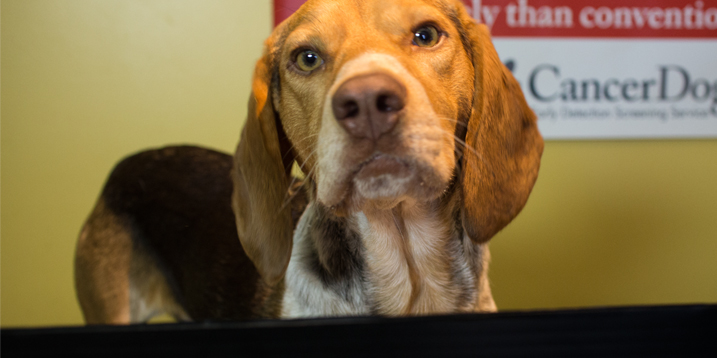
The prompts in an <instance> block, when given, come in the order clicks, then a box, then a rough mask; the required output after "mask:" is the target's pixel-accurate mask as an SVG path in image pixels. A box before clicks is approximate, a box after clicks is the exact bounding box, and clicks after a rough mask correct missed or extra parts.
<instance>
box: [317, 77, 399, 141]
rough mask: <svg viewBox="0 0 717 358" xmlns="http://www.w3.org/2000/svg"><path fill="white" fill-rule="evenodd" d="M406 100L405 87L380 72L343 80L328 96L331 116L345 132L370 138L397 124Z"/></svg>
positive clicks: (374, 138) (376, 137)
mask: <svg viewBox="0 0 717 358" xmlns="http://www.w3.org/2000/svg"><path fill="white" fill-rule="evenodd" d="M405 104H406V88H405V87H404V86H403V85H401V83H399V82H398V81H397V80H396V79H394V78H393V77H391V76H390V75H387V74H383V73H377V74H370V75H363V76H357V77H354V78H350V79H348V80H346V81H345V82H344V83H343V84H341V86H339V88H338V90H337V91H336V93H334V96H333V98H332V100H331V106H332V108H333V111H334V116H335V117H336V120H338V121H339V124H341V126H342V127H343V128H344V129H345V130H346V132H348V133H349V134H350V135H351V136H353V137H356V138H369V139H373V140H376V139H378V138H379V137H380V136H381V134H384V133H386V132H388V131H390V130H391V129H392V128H393V127H394V126H395V125H396V122H398V116H399V112H401V110H402V109H403V107H404V106H405Z"/></svg>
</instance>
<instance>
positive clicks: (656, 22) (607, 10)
mask: <svg viewBox="0 0 717 358" xmlns="http://www.w3.org/2000/svg"><path fill="white" fill-rule="evenodd" d="M304 2H305V0H274V24H275V25H276V24H278V23H279V22H281V21H283V20H284V19H286V18H287V17H289V16H290V15H291V14H292V13H294V11H296V9H298V8H299V7H300V6H301V4H303V3H304ZM463 2H464V3H465V5H466V8H467V9H468V12H469V13H470V14H471V15H472V16H473V17H474V18H475V19H477V20H478V21H480V22H483V23H485V24H486V25H488V27H490V28H491V32H492V34H493V36H494V37H605V38H611V37H612V38H615V37H618V38H620V37H623V38H635V37H638V38H674V37H677V38H717V1H715V0H704V1H702V0H697V1H684V0H657V1H655V0H631V1H628V0H580V1H570V0H512V1H505V0H463Z"/></svg>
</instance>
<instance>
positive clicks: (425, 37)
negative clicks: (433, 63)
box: [413, 26, 440, 47]
mask: <svg viewBox="0 0 717 358" xmlns="http://www.w3.org/2000/svg"><path fill="white" fill-rule="evenodd" d="M439 37H440V34H439V32H438V30H437V29H436V28H435V27H433V26H423V27H421V28H420V29H418V30H416V31H415V32H414V33H413V44H414V45H416V46H419V47H433V46H435V45H436V44H437V43H438V40H439Z"/></svg>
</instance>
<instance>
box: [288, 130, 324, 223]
mask: <svg viewBox="0 0 717 358" xmlns="http://www.w3.org/2000/svg"><path fill="white" fill-rule="evenodd" d="M309 137H312V136H309ZM309 137H307V138H309ZM317 151H318V149H314V151H312V152H311V153H309V155H308V156H307V157H306V159H304V163H303V164H301V166H299V171H301V172H302V173H303V172H304V166H306V163H308V162H309V159H310V158H311V157H312V156H313V155H315V154H316V152H317ZM314 169H316V167H314V168H311V170H310V171H309V172H308V173H307V174H305V175H304V178H303V180H302V178H299V177H297V176H295V175H292V176H291V182H290V183H289V187H288V190H287V191H286V195H285V196H284V203H283V204H282V205H281V207H280V208H279V211H281V210H284V209H285V208H286V207H287V206H288V205H289V204H290V203H291V201H292V200H293V199H294V198H295V197H296V196H297V195H298V194H299V193H300V192H301V190H304V186H305V185H307V184H308V183H309V178H311V175H312V174H313V173H314Z"/></svg>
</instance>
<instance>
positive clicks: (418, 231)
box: [282, 206, 495, 317]
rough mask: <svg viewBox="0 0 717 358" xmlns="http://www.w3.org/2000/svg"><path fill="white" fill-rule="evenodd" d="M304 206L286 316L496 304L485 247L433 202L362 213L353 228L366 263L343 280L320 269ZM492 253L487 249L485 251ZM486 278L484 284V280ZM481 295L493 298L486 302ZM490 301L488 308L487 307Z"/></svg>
mask: <svg viewBox="0 0 717 358" xmlns="http://www.w3.org/2000/svg"><path fill="white" fill-rule="evenodd" d="M312 212H313V210H312V208H311V207H309V208H307V210H306V212H305V213H304V215H303V216H302V218H301V220H300V222H299V225H298V227H297V231H296V234H295V237H294V251H293V253H292V258H291V261H290V263H289V267H288V270H287V273H286V293H285V295H284V302H283V312H282V315H283V316H284V317H307V316H308V317H312V316H313V317H315V316H333V315H362V314H372V313H375V314H382V315H391V316H394V315H412V314H431V313H449V312H466V311H475V310H494V309H495V308H494V304H493V303H492V298H491V297H490V288H489V287H488V286H487V278H486V277H485V275H484V272H483V269H484V268H485V264H487V262H484V260H485V259H487V257H485V256H484V251H485V250H487V247H484V246H483V245H474V244H473V243H472V242H470V240H469V239H467V238H465V239H464V240H459V239H458V238H457V237H456V233H455V232H453V231H452V227H451V225H453V224H454V222H453V221H452V220H450V219H448V218H445V217H440V215H441V213H440V212H439V211H438V210H436V208H433V207H430V206H411V207H406V206H403V207H401V208H400V211H399V209H393V210H388V211H385V210H382V211H368V210H367V211H364V212H362V213H358V214H356V215H354V217H353V218H352V219H351V220H350V221H351V226H352V227H353V229H354V230H356V231H357V234H358V236H359V237H360V238H361V246H362V255H363V263H364V264H363V269H362V272H361V274H360V275H359V276H356V277H347V278H346V280H347V281H350V282H347V284H345V285H333V286H331V285H327V284H326V283H325V282H323V281H322V280H321V279H320V278H319V277H317V276H316V275H315V270H313V269H312V267H314V266H312V265H314V263H313V261H312V257H315V255H314V254H313V253H312V250H315V249H316V248H315V245H314V244H311V243H310V242H309V241H310V238H309V234H308V233H309V232H310V227H311V225H312V223H313V221H314V220H313V215H315V214H313V213H312ZM485 253H487V252H485ZM483 281H485V282H483ZM480 301H486V302H487V303H489V306H491V305H492V306H491V307H492V308H491V307H488V306H486V305H485V304H484V303H481V302H480ZM483 306H486V307H483Z"/></svg>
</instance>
